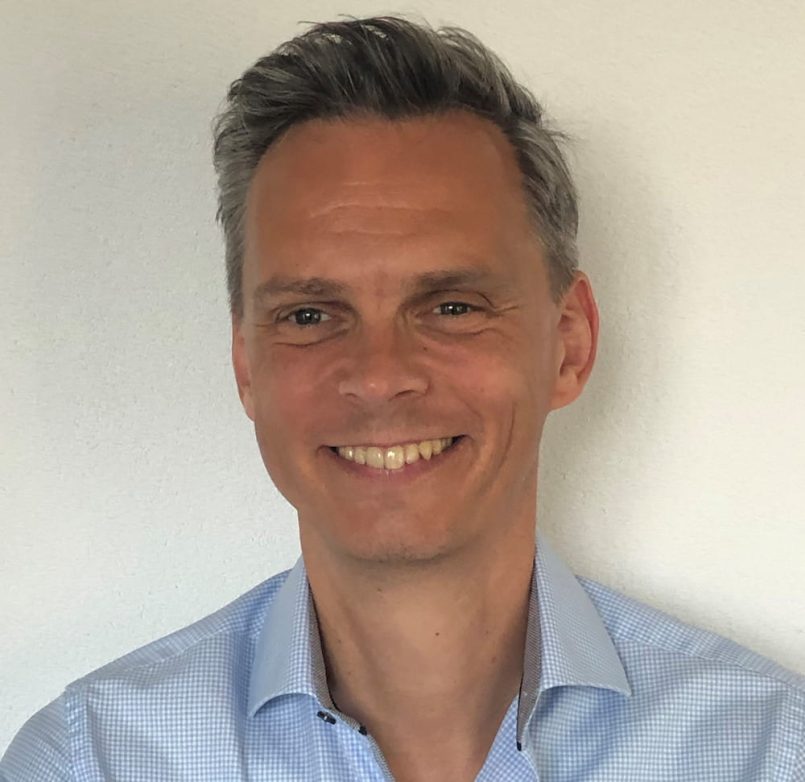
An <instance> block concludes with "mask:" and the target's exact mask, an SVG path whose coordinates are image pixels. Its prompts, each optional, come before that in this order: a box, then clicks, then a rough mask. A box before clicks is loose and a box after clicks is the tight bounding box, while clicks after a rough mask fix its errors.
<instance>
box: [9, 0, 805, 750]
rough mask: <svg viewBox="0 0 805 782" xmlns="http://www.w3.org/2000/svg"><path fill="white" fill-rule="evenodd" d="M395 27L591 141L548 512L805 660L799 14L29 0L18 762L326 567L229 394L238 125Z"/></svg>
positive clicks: (696, 604) (477, 4)
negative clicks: (591, 320) (40, 725)
mask: <svg viewBox="0 0 805 782" xmlns="http://www.w3.org/2000/svg"><path fill="white" fill-rule="evenodd" d="M395 10H396V11H404V12H414V13H420V14H423V15H424V16H425V17H426V18H427V19H429V20H430V21H431V22H434V23H456V24H460V25H463V26H466V27H468V28H469V29H471V30H473V31H474V32H476V33H477V34H479V35H480V36H481V37H482V38H483V39H484V40H485V41H486V42H487V43H488V44H490V45H491V46H492V47H493V48H495V49H496V50H498V51H499V52H500V53H501V54H502V55H503V56H504V57H505V58H506V59H507V60H508V62H509V63H510V64H511V65H512V67H513V69H514V71H515V73H516V74H517V75H518V76H519V77H521V78H522V79H524V80H525V81H526V82H527V83H529V84H530V85H531V86H532V87H533V88H534V90H535V91H536V93H537V94H538V95H539V96H540V97H541V98H542V99H543V100H544V102H545V104H546V105H547V107H548V109H549V111H550V113H551V114H552V115H553V116H554V117H555V118H556V120H557V121H558V123H559V124H560V125H562V126H563V127H564V128H565V129H567V130H568V131H570V132H571V133H572V134H574V135H575V137H576V143H575V152H574V155H573V165H574V169H575V171H576V173H577V177H578V181H579V185H580V189H581V193H582V197H583V204H582V208H583V225H582V232H581V247H582V252H583V263H582V266H583V268H584V269H585V270H586V271H588V273H589V274H590V276H591V278H592V280H593V283H594V286H595V289H596V292H597V295H598V299H599V305H600V308H601V312H602V344H601V348H600V353H599V360H598V365H597V367H596V371H595V373H594V375H593V378H592V380H591V383H590V385H589V386H588V389H587V391H586V392H585V395H584V397H583V398H582V399H581V400H580V401H579V402H578V403H576V404H575V405H574V406H572V407H570V408H569V409H567V410H563V411H561V412H560V413H558V414H556V415H555V417H554V418H553V419H551V422H550V424H549V428H548V432H547V436H546V440H545V442H544V446H543V473H542V486H541V498H540V514H541V516H540V523H541V524H542V526H543V528H545V529H546V530H548V531H549V533H550V534H551V535H552V537H553V539H554V540H555V541H556V543H557V545H558V547H559V548H560V550H562V551H563V552H564V554H565V555H566V557H567V558H568V559H569V560H570V562H571V563H572V564H573V565H574V566H575V567H576V569H577V571H578V572H579V573H582V574H584V575H588V576H592V577H594V578H597V579H599V580H601V581H604V582H606V583H609V584H610V585H612V586H614V587H616V588H620V589H622V590H623V591H625V592H627V593H629V594H631V595H633V596H635V597H637V598H640V599H643V600H646V601H648V602H651V603H653V604H654V605H656V606H658V607H660V608H664V609H666V610H669V611H671V612H673V613H675V614H676V615H678V616H680V617H681V618H683V619H685V620H688V621H692V622H695V623H698V624H701V625H704V626H707V627H709V628H711V629H715V630H717V631H719V632H721V633H723V634H726V635H728V636H731V637H732V638H734V639H736V640H738V641H740V642H742V643H744V644H746V645H748V646H750V647H753V648H754V649H756V650H758V651H760V652H762V653H764V654H767V655H769V656H771V657H774V658H775V659H777V660H778V661H780V662H782V663H783V664H785V665H787V666H789V667H791V668H794V669H796V670H799V671H805V572H803V557H804V556H805V526H804V525H803V503H804V502H805V479H803V475H805V448H804V447H803V445H804V444H805V414H804V413H803V397H804V396H805V306H803V302H804V300H805V264H804V263H803V248H805V196H804V195H803V194H804V193H805V103H803V101H802V92H801V90H802V85H803V83H805V55H803V51H805V5H803V3H802V2H801V0H790V2H786V1H785V0H775V2H773V3H769V2H748V1H747V0H738V1H736V0H708V2H707V3H700V2H694V1H693V0H683V1H682V2H676V3H666V2H665V0H634V1H633V2H627V1H626V0H623V1H621V2H601V0H562V2H561V3H559V2H553V0H509V2H507V3H506V12H505V13H501V12H499V11H497V10H493V8H492V6H491V5H490V4H489V3H488V2H483V1H482V0H475V1H474V2H468V0H450V1H447V0H444V1H441V2H424V1H423V2H421V3H420V4H418V5H408V4H407V5H404V6H397V7H390V6H387V5H381V4H378V3H374V2H355V1H352V2H346V3H345V2H335V0H332V1H331V0H321V1H314V0H302V2H297V3H289V4H287V5H282V6H280V5H279V4H277V3H265V2H257V1H256V0H228V1H227V2H226V3H221V2H212V0H192V2H191V0H167V1H166V0H137V1H136V2H135V0H129V1H128V2H116V3H108V2H106V0H62V1H61V2H48V3H45V2H42V0H36V2H32V0H26V2H18V3H11V2H5V3H4V4H3V9H2V18H3V24H2V26H0V105H2V108H3V111H2V117H3V119H2V122H0V155H2V159H1V160H0V164H1V165H0V171H1V172H2V177H3V186H2V188H1V189H0V257H2V266H0V290H2V304H3V306H2V308H0V318H2V337H3V338H2V341H1V342H0V372H2V377H3V382H2V384H0V393H2V401H1V402H0V403H1V404H2V413H3V416H2V421H3V424H2V426H3V432H2V443H3V445H2V464H0V481H2V483H1V484H0V487H1V489H2V493H0V500H1V501H2V510H1V511H0V523H2V529H0V546H1V547H2V548H0V569H1V572H2V589H1V590H0V628H1V629H0V693H2V697H0V750H2V748H4V747H5V745H6V743H7V742H8V740H10V738H11V736H12V734H13V733H14V732H15V731H16V730H17V729H18V728H19V727H20V725H21V724H22V722H23V721H24V719H25V718H26V717H27V716H29V715H30V714H32V713H33V712H34V711H35V710H36V709H37V708H39V707H40V706H42V705H44V704H45V703H46V702H48V701H49V700H50V699H52V698H53V697H55V696H56V695H57V694H58V692H59V691H60V690H61V688H62V687H63V686H64V685H65V684H66V683H68V682H69V681H71V680H73V679H75V678H77V677H79V676H81V675H83V674H84V673H87V672H88V671H90V670H91V669H93V668H95V667H97V666H99V665H101V664H103V663H104V662H107V661H108V660H110V659H112V658H114V657H117V656H119V655H121V654H123V653H125V652H127V651H129V650H130V649H132V648H134V647H136V646H138V645H141V644H143V643H146V642H147V641H149V640H152V639H154V638H156V637H158V636H160V635H162V634H165V633H167V632H169V631H171V630H174V629H177V628H178V627H181V626H183V625H185V624H187V623H189V622H190V621H192V620H194V619H197V618H199V617H201V616H202V615H205V614H206V613H209V612H210V611H212V610H214V609H215V608H217V607H219V606H220V605H223V604H224V603H225V602H227V601H229V600H230V599H233V598H234V597H236V596H237V595H238V594H240V593H242V592H244V591H245V590H246V589H248V588H249V587H250V586H252V585H254V584H255V583H257V582H259V581H261V580H263V579H264V578H267V577H268V576H270V575H272V574H273V573H275V572H276V571H278V570H280V569H284V568H286V567H290V565H291V564H292V563H293V561H294V560H295V558H296V556H297V555H298V540H297V534H296V527H295V519H294V515H293V513H292V512H291V510H290V508H289V507H288V506H287V505H286V504H285V503H284V501H283V500H282V499H281V498H280V497H279V496H278V495H277V494H276V492H275V491H274V490H273V488H272V487H271V485H270V483H269V481H268V479H267V477H266V475H265V472H264V469H263V466H262V463H261V461H260V458H259V455H258V452H257V447H256V445H255V444H254V442H253V434H252V431H251V429H250V425H249V422H248V421H247V419H246V418H245V417H244V416H243V414H242V413H241V411H240V408H239V403H238V401H237V396H236V393H235V387H234V381H233V380H232V378H231V373H230V368H229V356H228V339H229V334H228V317H227V311H226V302H225V292H224V282H223V271H222V241H221V238H220V235H219V232H218V228H217V226H216V225H215V223H214V210H215V201H214V178H213V172H212V167H211V163H210V121H211V118H212V116H213V114H214V113H215V111H216V110H217V108H218V106H219V102H220V101H221V99H222V98H223V96H224V93H225V89H226V87H227V85H228V84H229V82H230V81H231V80H233V79H234V78H236V77H237V76H239V75H240V73H241V72H242V71H243V70H244V69H245V68H246V67H248V66H249V65H250V64H251V63H252V62H253V61H254V59H256V58H257V57H258V56H260V55H262V54H264V53H266V52H267V51H268V50H270V49H271V48H272V47H273V46H275V45H276V44H277V43H279V42H280V41H282V40H284V39H286V38H288V37H290V36H292V35H293V34H295V33H296V32H298V31H301V30H302V29H304V27H303V26H300V25H298V24H297V22H298V21H299V20H310V21H319V20H324V19H329V18H334V17H335V16H336V15H337V14H339V13H345V12H348V13H350V14H355V15H364V14H368V13H377V12H390V11H395Z"/></svg>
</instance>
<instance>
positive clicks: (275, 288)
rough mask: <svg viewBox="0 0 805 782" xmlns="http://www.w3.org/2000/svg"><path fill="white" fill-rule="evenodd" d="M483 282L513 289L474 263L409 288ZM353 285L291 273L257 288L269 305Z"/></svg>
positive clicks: (333, 293) (338, 292)
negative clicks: (289, 297)
mask: <svg viewBox="0 0 805 782" xmlns="http://www.w3.org/2000/svg"><path fill="white" fill-rule="evenodd" d="M479 285H480V286H482V287H487V288H491V289H494V290H498V291H503V290H509V289H511V287H512V286H511V284H510V283H509V282H508V281H506V280H504V279H503V278H502V277H501V276H500V275H499V274H496V273H495V272H493V271H491V270H490V269H484V268H480V269H479V268H478V267H471V268H463V269H445V270H437V271H432V272H425V273H424V274H420V275H417V276H416V277H414V278H413V279H412V280H410V281H408V282H406V284H405V290H406V292H407V293H408V294H409V295H410V296H413V297H417V296H421V295H425V294H428V293H433V292H434V291H440V290H460V289H464V288H469V287H475V286H479ZM348 291H349V286H348V285H345V284H344V283H342V282H339V281H338V280H333V279H330V278H328V277H287V276H285V275H274V276H273V277H271V278H270V279H268V280H266V281H265V282H263V283H260V285H258V286H257V287H256V288H255V290H254V296H253V300H254V303H255V304H256V305H265V304H266V303H267V302H268V301H270V300H271V299H272V298H275V297H277V296H282V295H283V294H298V295H302V296H315V297H322V298H329V297H339V296H344V295H345V294H346V293H347V292H348Z"/></svg>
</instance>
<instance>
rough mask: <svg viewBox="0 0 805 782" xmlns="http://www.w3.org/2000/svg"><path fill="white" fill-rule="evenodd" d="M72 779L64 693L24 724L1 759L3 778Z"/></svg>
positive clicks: (18, 781) (17, 781) (23, 781)
mask: <svg viewBox="0 0 805 782" xmlns="http://www.w3.org/2000/svg"><path fill="white" fill-rule="evenodd" d="M72 779H73V775H72V772H71V771H70V749H69V746H68V740H67V722H66V720H65V717H64V696H63V695H62V696H60V697H58V698H56V700H54V701H52V702H51V703H49V704H48V705H47V706H45V708H43V709H41V710H40V711H38V712H37V713H36V714H34V716H33V717H31V718H30V719H29V720H28V721H27V722H26V723H25V724H24V725H23V726H22V728H20V730H19V732H18V733H17V735H16V736H15V737H14V739H13V740H12V742H11V744H10V745H9V747H8V749H7V750H6V752H5V754H4V755H3V757H2V759H0V782H31V780H36V782H71V780H72Z"/></svg>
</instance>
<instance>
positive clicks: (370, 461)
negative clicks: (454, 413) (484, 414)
mask: <svg viewBox="0 0 805 782" xmlns="http://www.w3.org/2000/svg"><path fill="white" fill-rule="evenodd" d="M462 438H463V435H458V436H456V437H440V438H436V439H434V440H420V441H419V442H411V443H403V444H400V445H389V446H384V447H382V448H380V447H378V446H374V445H369V446H364V445H342V446H340V447H338V448H336V447H332V446H331V447H330V450H331V451H332V452H333V453H335V454H337V455H338V457H339V458H341V459H344V460H346V461H348V462H354V463H355V464H361V465H366V466H367V467H372V468H374V469H376V470H402V469H404V468H405V467H406V466H407V465H410V464H415V463H416V462H418V461H420V459H422V460H425V461H429V460H430V459H432V458H434V457H436V456H438V455H439V454H441V453H443V452H444V451H448V450H450V448H452V447H453V446H454V445H455V444H456V443H458V442H459V441H460V440H461V439H462Z"/></svg>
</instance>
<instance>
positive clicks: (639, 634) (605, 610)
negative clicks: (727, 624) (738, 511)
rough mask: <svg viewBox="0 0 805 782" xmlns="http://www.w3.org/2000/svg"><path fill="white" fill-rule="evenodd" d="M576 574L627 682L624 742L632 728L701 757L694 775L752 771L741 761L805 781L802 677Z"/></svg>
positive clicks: (771, 774) (766, 773)
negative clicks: (628, 694)
mask: <svg viewBox="0 0 805 782" xmlns="http://www.w3.org/2000/svg"><path fill="white" fill-rule="evenodd" d="M578 580H579V582H580V583H581V585H582V587H583V588H584V590H585V591H586V592H587V594H588V596H589V597H590V599H591V600H592V601H593V603H594V605H595V607H596V608H597V610H598V613H599V615H600V616H601V618H602V620H603V622H604V625H605V626H606V628H607V631H608V633H609V636H610V638H611V640H612V643H613V644H614V646H615V649H616V651H617V653H618V655H619V657H620V659H621V663H622V664H623V668H624V672H625V674H626V678H627V680H628V682H629V685H630V688H631V691H632V692H631V697H629V698H627V699H625V701H624V702H623V703H622V708H623V712H622V713H621V716H622V717H624V719H623V722H622V723H618V724H620V725H621V726H622V727H624V729H625V730H627V731H629V730H630V728H631V729H632V730H631V732H630V734H629V737H628V738H624V742H625V743H626V744H628V743H629V742H631V741H633V740H634V739H635V736H636V735H638V736H650V737H653V738H652V739H651V741H652V742H653V746H655V747H656V748H658V753H659V756H663V755H662V751H665V752H677V751H678V753H679V756H680V757H681V758H682V759H683V760H682V761H681V762H682V763H683V765H684V764H687V765H686V766H685V768H688V767H693V766H695V765H696V764H697V763H698V764H699V765H698V766H696V768H697V771H696V774H701V773H704V770H705V767H710V766H712V765H713V764H715V766H718V767H719V768H721V769H722V772H723V773H724V775H725V776H724V778H735V779H738V778H741V779H743V778H747V779H748V778H750V777H749V776H746V777H744V776H741V774H742V773H746V772H745V771H744V772H741V771H740V769H741V768H743V769H748V768H753V769H755V771H754V772H753V775H752V776H751V778H752V779H761V778H762V779H775V780H777V779H779V780H796V781H797V782H800V781H801V782H805V677H804V676H802V675H800V674H798V673H796V672H794V671H791V670H788V669H786V668H785V667H783V666H781V665H778V664H777V663H776V662H774V661H773V660H770V659H768V658H766V657H764V656H762V655H760V654H757V653H756V652H753V651H751V650H750V649H747V648H745V647H743V646H741V645H740V644H738V643H735V642H734V641H731V640H729V639H728V638H724V637H722V636H720V635H718V634H716V633H713V632H709V631H707V630H703V629H701V628H699V627H696V626H694V625H691V624H687V623H685V622H682V621H680V620H679V619H677V618H675V617H673V616H671V615H669V614H667V613H664V612H663V611H659V610H657V609H655V608H652V607H650V606H648V605H645V604H643V603H641V602H639V601H637V600H634V599H632V598H630V597H627V596H625V595H622V594H620V593H619V592H616V591H615V590H613V589H610V588H609V587H606V586H604V585H602V584H599V583H597V582H595V581H591V580H589V579H584V578H578ZM635 725H639V726H640V730H639V731H634V730H633V728H634V726H635ZM669 747H670V748H672V750H669ZM660 749H662V751H660ZM663 757H664V756H663ZM708 764H710V765H709V766H708ZM728 769H729V771H727V770H728ZM729 774H734V776H729ZM684 778H687V777H684ZM696 778H702V777H701V776H697V777H696Z"/></svg>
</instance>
